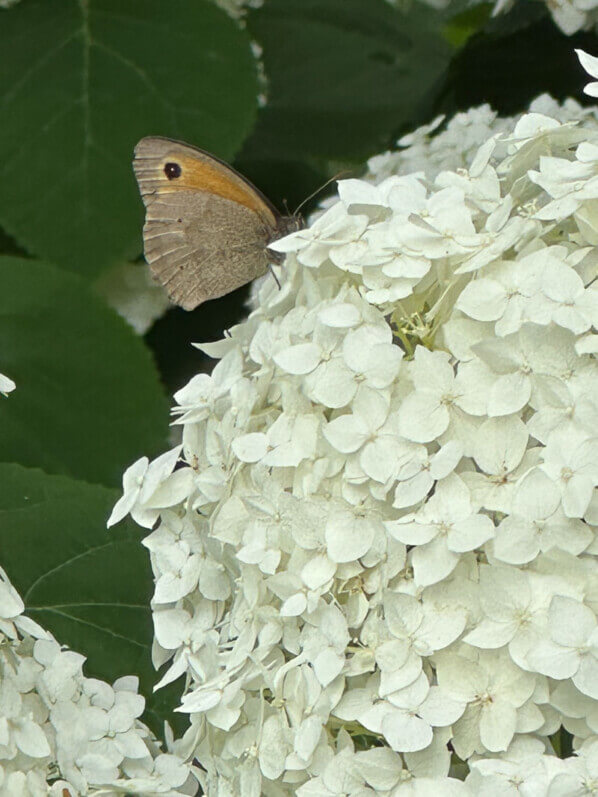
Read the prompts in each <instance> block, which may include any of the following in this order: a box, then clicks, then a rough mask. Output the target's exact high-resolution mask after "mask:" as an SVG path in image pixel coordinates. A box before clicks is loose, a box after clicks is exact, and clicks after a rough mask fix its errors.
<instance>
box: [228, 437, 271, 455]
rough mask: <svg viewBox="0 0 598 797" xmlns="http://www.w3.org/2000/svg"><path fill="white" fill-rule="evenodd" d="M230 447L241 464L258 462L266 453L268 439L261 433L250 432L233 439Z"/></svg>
mask: <svg viewBox="0 0 598 797" xmlns="http://www.w3.org/2000/svg"><path fill="white" fill-rule="evenodd" d="M232 447H233V451H234V452H235V455H236V456H237V457H238V458H239V459H240V460H241V461H242V462H259V460H260V459H262V458H263V457H264V456H265V455H266V452H267V451H268V438H267V437H266V435H265V434H263V433H262V432H250V433H249V434H245V435H241V436H240V437H237V438H235V440H233V444H232Z"/></svg>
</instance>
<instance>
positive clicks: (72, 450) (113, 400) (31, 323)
mask: <svg viewBox="0 0 598 797" xmlns="http://www.w3.org/2000/svg"><path fill="white" fill-rule="evenodd" d="M0 370H1V371H2V372H3V373H6V374H7V375H10V377H11V378H12V379H14V380H15V382H16V383H17V389H16V390H15V392H14V393H12V394H11V395H10V397H9V398H7V399H1V401H2V404H1V406H0V461H2V462H19V463H21V464H23V465H29V466H34V467H35V466H37V467H42V468H43V469H44V470H46V471H48V472H51V473H64V474H68V475H71V476H74V477H76V478H81V479H86V480H88V481H94V482H100V483H105V484H119V483H120V477H121V474H122V471H123V469H124V467H125V466H126V465H127V464H129V463H130V462H131V461H132V460H134V459H137V458H138V457H139V456H141V455H142V454H147V455H149V456H152V455H154V454H156V453H157V452H159V451H160V450H162V449H164V447H165V446H166V437H167V429H168V407H167V402H166V399H165V396H164V393H163V391H162V389H161V386H160V384H159V380H158V376H157V373H156V369H155V366H154V364H153V362H152V359H151V356H150V354H149V352H148V351H147V349H146V348H145V346H144V345H143V342H142V341H141V340H140V339H139V338H138V337H136V336H135V335H134V333H133V331H132V330H131V329H130V328H129V327H128V326H127V325H126V324H125V322H124V321H123V320H122V319H120V318H119V317H118V316H117V315H116V314H115V313H114V312H112V311H111V310H110V309H108V308H107V307H106V306H105V305H104V304H103V303H102V302H101V300H100V299H98V298H96V297H95V296H94V295H93V294H92V292H91V290H90V289H89V288H88V287H87V285H86V284H85V283H84V282H83V280H81V279H80V278H78V277H76V276H75V275H73V274H68V273H67V272H65V271H62V270H60V269H56V268H54V267H52V266H49V265H48V264H43V263H39V262H37V261H32V260H24V259H21V258H18V257H8V256H6V257H0ZM0 398H1V397H0Z"/></svg>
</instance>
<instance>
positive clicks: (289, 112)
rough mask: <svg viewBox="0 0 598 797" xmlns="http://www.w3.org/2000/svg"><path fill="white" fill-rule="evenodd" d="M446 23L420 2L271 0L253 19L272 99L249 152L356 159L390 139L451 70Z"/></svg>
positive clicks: (411, 119)
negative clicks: (400, 5)
mask: <svg viewBox="0 0 598 797" xmlns="http://www.w3.org/2000/svg"><path fill="white" fill-rule="evenodd" d="M443 22H444V17H443V15H442V14H441V13H439V11H438V10H437V9H432V8H427V7H426V6H425V5H424V4H422V3H414V4H413V5H412V7H411V8H410V9H409V11H408V13H402V12H401V11H399V10H398V9H396V8H393V7H392V6H390V5H389V4H388V3H387V2H385V0H267V2H266V3H265V4H264V6H263V7H262V8H260V9H257V10H256V11H254V12H252V13H250V14H249V16H248V27H249V30H250V31H251V33H252V34H253V36H254V37H255V38H256V40H257V41H258V43H259V44H260V46H261V47H262V48H263V61H264V66H265V69H266V74H267V76H268V81H269V87H268V103H267V105H266V106H265V107H264V108H263V109H261V111H260V113H259V116H258V124H257V126H256V129H255V130H254V133H253V134H252V136H251V138H250V139H249V141H248V142H247V145H246V147H245V149H244V151H243V157H244V158H246V159H247V160H250V159H252V160H259V158H260V156H263V155H265V154H268V155H269V156H271V157H273V158H276V157H280V156H281V155H284V156H285V157H286V158H288V159H292V158H293V157H301V158H304V157H307V156H319V157H324V158H332V159H335V160H339V159H353V160H357V159H362V158H364V157H367V156H368V155H370V154H373V153H375V152H377V151H379V150H381V149H383V148H385V147H387V146H388V145H389V143H390V142H391V140H392V135H393V133H394V132H395V131H396V130H398V129H400V128H402V127H404V126H406V125H409V124H413V123H414V122H415V121H416V120H417V119H418V115H419V113H420V112H421V109H422V107H423V103H424V102H425V100H426V95H427V93H428V92H429V90H430V88H431V87H432V86H433V84H434V83H435V82H436V81H437V80H438V79H439V77H440V76H441V75H442V74H443V72H444V70H445V69H446V66H447V64H448V61H449V58H450V55H451V52H452V50H451V47H450V46H449V44H448V42H447V41H446V39H445V38H443V36H442V25H443Z"/></svg>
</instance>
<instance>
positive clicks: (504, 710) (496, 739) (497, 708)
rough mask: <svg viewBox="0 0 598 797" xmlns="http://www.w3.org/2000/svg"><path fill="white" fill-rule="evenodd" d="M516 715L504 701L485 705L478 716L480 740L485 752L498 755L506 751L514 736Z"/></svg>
mask: <svg viewBox="0 0 598 797" xmlns="http://www.w3.org/2000/svg"><path fill="white" fill-rule="evenodd" d="M516 724H517V713H516V711H515V708H514V707H513V706H511V705H509V704H508V703H506V702H505V701H502V700H493V701H489V702H488V703H486V705H485V706H484V708H483V710H482V713H481V716H480V739H481V740H482V744H483V745H484V747H486V749H487V750H490V752H492V753H498V752H500V751H501V750H506V749H507V747H508V746H509V744H510V743H511V740H512V738H513V736H514V734H515V727H516Z"/></svg>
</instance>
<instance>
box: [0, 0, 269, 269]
mask: <svg viewBox="0 0 598 797" xmlns="http://www.w3.org/2000/svg"><path fill="white" fill-rule="evenodd" d="M0 52H1V53H2V70H1V71H0V118H1V119H2V124H1V125H0V183H1V185H2V187H3V190H2V191H1V192H0V220H1V221H2V223H3V225H4V226H5V227H6V230H7V232H9V233H10V234H12V235H14V236H15V237H16V238H17V239H18V241H19V242H20V243H22V244H24V246H25V247H26V248H27V250H29V251H30V252H32V253H34V254H37V255H39V256H41V257H43V258H46V259H49V260H53V261H54V262H55V263H57V264H59V265H60V266H65V267H67V268H69V269H72V270H75V271H78V272H80V273H84V274H87V275H90V276H93V275H94V274H96V273H97V272H98V271H99V270H100V269H101V268H102V267H103V266H104V265H107V264H109V263H110V262H113V261H115V260H116V259H117V258H118V257H119V256H134V255H136V254H138V253H139V252H140V251H141V225H142V206H141V202H140V200H139V197H138V195H137V190H136V187H135V183H134V179H133V174H132V170H131V157H132V152H133V147H134V145H135V144H136V142H137V141H138V139H139V138H141V137H142V136H145V135H163V136H170V137H173V138H180V139H185V140H188V141H189V142H191V143H193V144H195V145H198V146H201V147H204V148H205V149H209V150H212V151H214V152H215V153H216V154H218V155H219V156H220V157H223V158H227V159H230V158H231V157H232V156H233V154H234V153H235V151H236V150H237V148H238V147H239V145H240V144H241V142H242V141H243V139H244V137H245V135H246V134H247V132H248V130H249V129H250V127H251V125H252V123H253V120H254V114H255V104H256V96H257V79H256V73H255V60H254V57H253V55H252V53H251V48H250V40H249V37H248V36H247V34H246V33H245V32H244V31H242V30H241V29H240V28H239V27H238V26H237V25H236V23H235V22H234V21H233V20H231V19H229V18H228V16H227V15H226V14H225V13H224V12H223V11H221V10H220V9H219V8H217V7H216V6H215V5H214V4H213V3H210V2H207V0H192V2H190V1H189V0H168V1H167V2H165V0H52V2H51V3H49V2H47V0H23V2H22V3H20V4H19V5H18V6H16V7H15V8H14V9H11V11H10V13H9V14H8V13H7V14H3V15H2V24H1V25H0Z"/></svg>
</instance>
